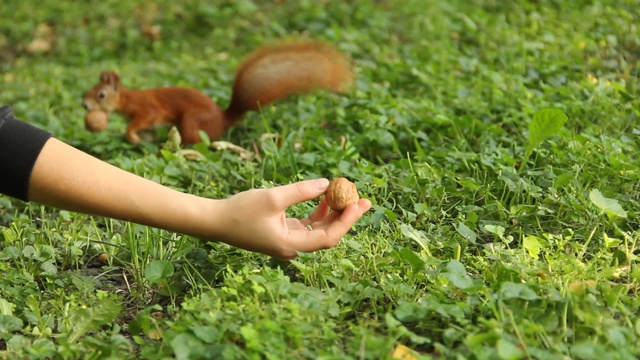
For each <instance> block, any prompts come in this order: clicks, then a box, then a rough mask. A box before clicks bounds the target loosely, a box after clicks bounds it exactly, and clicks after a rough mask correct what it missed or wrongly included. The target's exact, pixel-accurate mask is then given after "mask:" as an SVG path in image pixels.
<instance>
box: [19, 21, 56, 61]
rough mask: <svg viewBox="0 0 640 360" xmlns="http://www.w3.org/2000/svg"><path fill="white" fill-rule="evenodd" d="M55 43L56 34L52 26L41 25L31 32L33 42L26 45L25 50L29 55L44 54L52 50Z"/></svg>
mask: <svg viewBox="0 0 640 360" xmlns="http://www.w3.org/2000/svg"><path fill="white" fill-rule="evenodd" d="M55 42H56V34H55V29H54V28H53V26H51V25H49V24H47V23H41V24H39V25H38V26H37V27H36V28H35V30H34V31H33V40H31V42H30V43H29V44H28V45H27V47H26V50H27V52H29V53H31V54H42V53H46V52H49V51H51V50H52V49H53V46H54V45H55Z"/></svg>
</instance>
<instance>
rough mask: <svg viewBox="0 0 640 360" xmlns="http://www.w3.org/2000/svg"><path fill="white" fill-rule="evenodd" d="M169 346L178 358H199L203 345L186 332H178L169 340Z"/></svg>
mask: <svg viewBox="0 0 640 360" xmlns="http://www.w3.org/2000/svg"><path fill="white" fill-rule="evenodd" d="M171 348H172V349H173V353H174V355H175V356H176V359H178V360H188V359H200V358H202V357H203V356H204V352H205V351H204V350H205V348H204V345H203V344H202V342H200V340H198V339H197V338H196V337H195V336H192V335H190V334H188V333H181V334H178V335H177V336H176V337H174V338H173V340H171Z"/></svg>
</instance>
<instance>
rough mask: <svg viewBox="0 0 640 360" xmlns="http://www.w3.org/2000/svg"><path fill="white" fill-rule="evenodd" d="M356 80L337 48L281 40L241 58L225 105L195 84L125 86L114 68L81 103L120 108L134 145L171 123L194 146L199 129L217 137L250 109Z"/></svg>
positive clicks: (340, 87) (90, 106)
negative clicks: (144, 133)
mask: <svg viewBox="0 0 640 360" xmlns="http://www.w3.org/2000/svg"><path fill="white" fill-rule="evenodd" d="M352 82H353V73H352V69H351V65H350V61H349V60H348V59H347V57H346V56H345V55H344V54H343V53H341V52H340V51H338V50H337V49H335V48H334V47H332V46H330V45H328V44H325V43H323V42H319V41H314V40H297V41H281V42H278V43H275V44H270V45H264V46H262V47H259V48H258V49H256V50H255V51H254V52H252V53H251V54H249V55H248V56H247V57H246V58H245V59H244V60H243V61H242V62H241V64H240V66H239V67H238V68H237V70H236V75H235V81H234V84H233V89H232V95H231V100H230V103H229V106H228V107H227V108H226V109H222V108H221V107H220V106H218V105H217V104H216V103H215V102H214V101H213V100H212V99H211V98H209V96H207V95H205V94H204V93H202V92H200V91H198V90H196V89H192V88H186V87H162V88H154V89H143V90H133V89H127V88H125V87H124V86H123V85H122V83H121V81H120V77H119V75H118V74H117V73H116V72H114V71H104V72H102V73H101V74H100V82H99V83H98V84H96V85H95V86H93V87H92V88H91V89H90V90H89V91H88V92H87V93H86V95H85V97H84V101H83V105H84V107H85V108H86V109H87V110H88V111H89V112H92V111H102V112H104V113H106V114H110V113H112V112H117V113H120V114H122V115H124V116H125V117H126V118H128V120H129V124H128V128H127V134H126V137H127V139H128V140H129V141H130V142H131V143H134V144H137V143H139V142H140V137H139V136H138V131H139V130H142V129H146V128H149V127H152V126H155V125H171V124H173V125H175V126H176V127H177V128H178V131H179V132H180V135H181V136H182V142H183V143H184V144H193V143H197V142H199V141H200V140H201V139H200V134H199V131H200V130H203V131H204V132H205V133H207V135H208V136H209V138H211V139H213V138H217V137H219V136H221V135H222V134H224V133H225V131H226V130H227V129H228V128H229V127H231V126H233V125H234V124H235V123H236V122H237V121H238V120H240V119H242V117H243V116H244V114H245V113H246V112H248V111H254V110H258V109H259V108H260V107H262V106H265V105H267V104H269V103H272V102H274V101H277V100H281V99H283V98H285V97H288V96H290V95H293V94H296V93H304V92H310V91H313V90H316V89H321V90H327V91H332V92H344V91H346V90H347V89H348V88H349V87H350V86H351V84H352Z"/></svg>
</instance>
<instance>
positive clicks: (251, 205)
mask: <svg viewBox="0 0 640 360" xmlns="http://www.w3.org/2000/svg"><path fill="white" fill-rule="evenodd" d="M328 186H329V181H328V180H327V179H315V180H307V181H301V182H297V183H293V184H289V185H284V186H279V187H274V188H270V189H254V190H248V191H245V192H242V193H239V194H237V195H235V196H233V197H231V198H229V199H226V200H221V202H222V203H221V204H219V205H220V210H221V211H220V216H219V217H218V218H216V219H215V221H216V223H217V224H216V226H217V227H218V226H219V227H218V229H219V231H218V236H219V240H221V241H224V242H225V243H227V244H229V245H233V246H236V247H239V248H242V249H245V250H250V251H256V252H260V253H263V254H267V255H271V256H273V257H275V258H278V259H282V260H290V259H293V258H295V257H296V256H297V252H298V251H301V252H313V251H316V250H322V249H329V248H332V247H334V246H336V245H337V244H338V242H339V241H340V239H341V238H342V237H343V236H344V235H345V234H346V233H347V231H349V229H350V228H351V226H352V225H353V224H354V223H355V222H356V221H358V219H360V217H362V215H363V214H364V213H365V212H366V211H368V210H369V209H370V208H371V202H370V201H369V200H367V199H360V201H359V202H358V203H357V204H353V205H349V206H348V207H347V208H346V209H344V210H343V211H330V210H329V206H328V205H327V203H326V200H325V199H324V198H323V199H322V200H321V201H320V204H319V205H318V208H317V209H316V210H315V211H314V212H313V214H311V215H310V216H309V217H308V218H305V219H295V218H287V217H286V214H285V210H286V209H287V208H288V207H290V206H291V205H294V204H297V203H300V202H303V201H308V200H313V199H315V198H317V197H318V196H320V195H322V194H323V193H324V192H325V191H326V189H327V187H328Z"/></svg>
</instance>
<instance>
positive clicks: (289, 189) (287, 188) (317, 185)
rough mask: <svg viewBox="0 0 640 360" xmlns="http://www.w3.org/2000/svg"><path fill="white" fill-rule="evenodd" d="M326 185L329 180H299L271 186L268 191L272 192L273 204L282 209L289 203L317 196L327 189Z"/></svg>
mask: <svg viewBox="0 0 640 360" xmlns="http://www.w3.org/2000/svg"><path fill="white" fill-rule="evenodd" d="M327 187H329V180H327V179H324V178H322V179H314V180H305V181H299V182H296V183H293V184H289V185H283V186H279V187H276V188H272V189H269V191H273V192H274V194H273V195H274V198H275V199H276V202H275V205H276V206H277V207H278V209H280V210H284V209H286V208H288V207H289V206H291V205H294V204H297V203H300V202H303V201H307V200H313V199H315V198H317V197H318V196H320V195H322V194H324V192H325V191H327Z"/></svg>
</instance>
